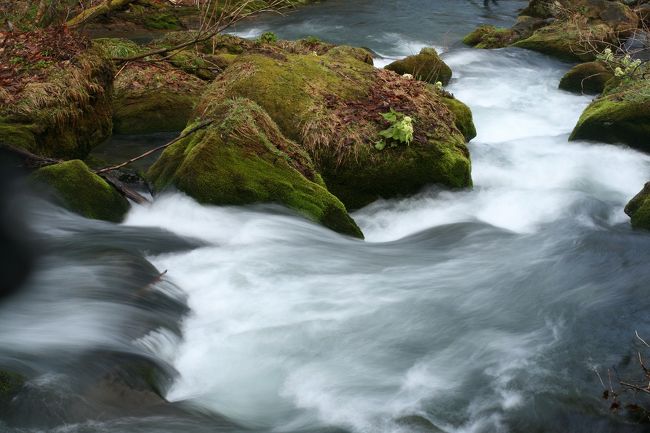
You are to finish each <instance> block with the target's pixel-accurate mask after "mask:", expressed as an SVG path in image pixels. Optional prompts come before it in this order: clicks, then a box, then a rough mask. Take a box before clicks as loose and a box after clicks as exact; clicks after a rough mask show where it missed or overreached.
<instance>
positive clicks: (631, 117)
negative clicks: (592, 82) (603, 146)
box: [570, 78, 650, 152]
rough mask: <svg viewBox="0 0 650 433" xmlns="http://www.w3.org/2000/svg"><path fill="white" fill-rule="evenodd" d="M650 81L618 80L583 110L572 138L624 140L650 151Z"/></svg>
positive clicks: (640, 148) (626, 142)
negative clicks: (649, 138)
mask: <svg viewBox="0 0 650 433" xmlns="http://www.w3.org/2000/svg"><path fill="white" fill-rule="evenodd" d="M648 137H650V82H649V80H646V79H640V78H636V79H625V80H617V81H616V83H614V84H611V85H610V84H608V88H607V89H606V90H605V92H604V93H603V95H602V96H601V97H599V98H597V99H595V100H594V101H593V102H592V103H591V104H590V105H589V106H588V107H587V108H586V109H585V111H584V112H583V113H582V115H581V116H580V119H579V120H578V124H577V125H576V127H575V128H574V130H573V132H572V133H571V137H570V140H583V139H584V140H597V141H603V142H606V143H623V144H627V145H629V146H632V147H635V148H637V149H639V150H643V151H646V152H650V140H648Z"/></svg>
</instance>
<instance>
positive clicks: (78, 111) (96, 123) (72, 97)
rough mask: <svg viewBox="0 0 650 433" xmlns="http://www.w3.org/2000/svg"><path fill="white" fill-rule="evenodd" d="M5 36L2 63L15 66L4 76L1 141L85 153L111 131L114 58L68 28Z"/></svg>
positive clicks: (62, 153) (52, 152)
mask: <svg viewBox="0 0 650 433" xmlns="http://www.w3.org/2000/svg"><path fill="white" fill-rule="evenodd" d="M4 37H5V38H7V39H6V40H5V41H4V49H3V50H2V51H1V52H0V63H1V64H11V65H12V66H11V68H10V69H9V70H8V73H5V74H3V79H2V80H0V81H3V82H0V84H2V85H3V87H4V92H2V93H1V94H0V96H1V97H2V98H3V100H2V101H0V102H1V103H2V104H1V105H0V132H1V133H3V135H1V136H0V139H1V140H2V141H5V142H7V143H9V144H12V145H15V146H18V147H25V148H26V149H28V150H30V151H32V152H34V153H37V154H42V155H46V156H56V157H80V156H85V155H86V154H87V153H88V151H89V150H90V149H91V148H92V147H93V146H94V145H96V144H97V143H99V142H100V141H102V140H103V139H105V138H106V137H107V136H108V135H109V134H110V132H111V127H112V123H111V108H110V94H111V92H112V80H113V73H114V70H113V65H112V63H111V62H110V60H108V59H107V58H106V56H105V53H104V52H103V51H102V50H101V49H99V48H97V47H94V46H92V44H91V43H90V42H89V41H87V40H85V39H83V38H80V37H78V36H72V35H70V34H69V33H68V32H67V30H65V29H58V28H52V29H48V30H43V31H37V32H30V33H14V34H9V35H5V36H4ZM9 59H13V61H12V62H9ZM5 61H6V62H7V63H5ZM39 62H41V63H40V64H41V65H42V67H38V68H34V66H33V65H34V64H38V63H39ZM5 72H7V71H5ZM4 133H7V135H4ZM29 135H31V137H29ZM16 140H17V141H16Z"/></svg>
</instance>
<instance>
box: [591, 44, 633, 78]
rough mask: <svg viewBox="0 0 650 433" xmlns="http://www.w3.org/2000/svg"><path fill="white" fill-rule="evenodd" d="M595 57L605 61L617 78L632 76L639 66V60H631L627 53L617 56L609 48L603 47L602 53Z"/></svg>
mask: <svg viewBox="0 0 650 433" xmlns="http://www.w3.org/2000/svg"><path fill="white" fill-rule="evenodd" d="M596 58H597V59H598V60H600V61H601V62H603V63H605V65H607V67H608V68H609V69H611V70H612V72H614V75H615V76H616V77H617V78H633V77H634V74H635V73H636V72H637V70H638V69H639V66H641V60H639V59H636V60H632V57H630V55H629V54H625V55H624V56H617V55H615V54H614V53H613V52H612V50H611V48H605V50H603V52H602V53H599V54H598V55H596Z"/></svg>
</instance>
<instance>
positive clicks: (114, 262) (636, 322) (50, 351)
mask: <svg viewBox="0 0 650 433" xmlns="http://www.w3.org/2000/svg"><path fill="white" fill-rule="evenodd" d="M461 4H462V6H461ZM521 6H522V2H521V1H514V0H513V1H506V0H501V1H500V2H499V4H498V5H494V6H492V10H491V11H487V12H486V11H485V10H484V9H483V8H482V2H471V1H468V2H461V1H458V0H449V1H438V2H430V1H418V0H412V1H406V0H403V1H390V0H376V1H371V0H360V1H343V0H328V1H327V2H324V3H319V4H316V5H312V6H308V7H305V8H303V9H300V10H299V11H298V12H296V13H294V14H291V15H289V16H268V17H262V18H261V19H258V20H255V21H253V22H250V23H246V24H245V25H244V26H242V27H240V28H238V29H236V32H238V33H240V34H245V35H249V36H253V35H256V34H259V33H260V32H262V31H266V30H269V29H270V30H273V31H275V32H277V33H278V34H279V35H280V36H281V37H287V38H297V37H304V36H307V35H314V36H317V37H321V38H322V39H324V40H330V41H332V42H337V43H350V44H356V45H362V46H367V47H369V48H371V49H372V50H374V51H375V52H377V53H379V54H380V55H382V56H384V57H386V58H397V57H400V56H404V55H407V54H411V53H412V52H417V51H418V50H419V48H420V47H422V46H426V45H434V46H436V47H438V48H439V49H441V50H442V51H444V55H443V58H444V60H445V61H446V62H447V63H448V64H449V65H450V66H451V68H452V70H453V72H454V78H453V80H452V82H451V84H450V86H449V87H448V90H450V91H451V92H453V93H454V94H455V95H456V96H457V97H458V98H459V99H460V100H462V101H464V102H466V103H467V104H468V105H469V106H470V107H471V108H472V111H473V113H474V120H475V123H476V127H477V130H478V136H477V137H476V138H475V139H474V140H472V142H471V143H470V145H469V147H470V151H471V154H472V162H473V179H474V184H475V186H474V188H473V189H472V190H468V191H448V190H445V189H440V188H437V187H430V188H428V189H426V190H424V191H422V192H421V193H420V194H418V195H417V196H414V197H409V198H404V199H396V200H387V201H379V202H376V203H373V204H371V205H369V206H367V207H366V208H364V209H361V210H359V211H357V212H355V213H354V214H353V216H354V218H355V219H356V220H357V222H358V223H359V225H360V227H361V228H362V230H363V232H364V233H365V235H366V240H365V241H359V240H355V239H350V238H346V237H343V236H341V235H338V234H336V233H333V232H331V231H329V230H327V229H325V228H323V227H320V226H317V225H314V224H312V223H310V222H308V221H305V220H303V219H301V218H298V217H295V216H293V215H292V214H290V213H289V212H287V211H285V210H283V209H281V208H278V207H274V206H253V207H246V208H238V207H210V206H202V205H199V204H197V203H196V202H194V201H193V200H191V199H189V198H187V197H185V196H182V195H179V194H171V195H166V196H162V197H159V198H157V199H156V201H155V202H154V204H153V205H152V206H150V207H135V208H134V209H133V210H132V211H131V212H130V214H129V215H128V217H127V219H126V221H125V222H124V223H123V224H122V225H112V224H108V223H103V222H96V221H88V220H84V219H82V218H79V217H76V216H73V215H71V214H69V213H66V212H65V211H62V210H60V209H58V208H56V207H53V206H50V205H45V204H43V203H41V202H34V201H28V202H27V203H24V204H22V205H21V206H23V207H24V208H25V212H26V215H27V219H28V220H29V221H30V226H31V230H32V235H31V237H30V239H31V240H32V242H34V243H38V244H39V245H41V246H42V254H41V256H40V258H39V261H38V268H37V269H38V271H37V272H36V274H35V276H33V277H32V278H31V280H30V283H29V284H28V286H27V287H26V288H25V289H24V290H23V292H21V293H20V294H19V295H17V296H15V297H14V298H11V299H10V300H9V301H6V302H5V303H4V304H0V361H4V362H5V363H6V362H9V361H11V362H13V363H14V364H15V365H19V366H22V367H23V368H25V367H28V368H29V369H30V371H32V372H35V373H38V374H37V377H36V379H33V380H32V381H31V382H30V386H31V388H30V389H31V393H27V395H26V396H25V397H24V398H25V399H26V401H25V402H24V404H23V406H24V408H25V409H24V411H23V412H22V413H23V414H24V417H25V419H23V420H22V421H29V422H25V423H23V424H24V425H23V426H21V423H20V422H17V423H16V425H17V427H12V428H11V431H16V432H30V433H31V432H37V431H44V430H45V429H53V430H54V431H56V432H61V433H63V432H65V433H68V432H75V433H77V432H78V433H81V432H84V433H85V432H121V431H129V432H165V431H170V432H172V431H173V432H176V431H178V432H195V431H196V432H204V431H205V432H208V431H210V432H219V431H255V432H257V431H275V432H301V433H303V432H305V433H306V432H350V433H369V432H380V433H401V432H441V431H442V432H448V433H452V432H453V433H483V432H485V433H487V432H512V433H515V432H540V433H541V432H573V433H577V432H584V433H594V432H627V431H630V432H637V431H643V427H642V426H639V425H636V424H633V423H628V422H627V421H626V420H625V419H624V418H622V417H619V416H616V415H612V414H609V413H608V411H607V404H606V403H605V402H603V401H602V400H601V399H600V395H601V393H602V385H601V384H600V381H599V379H598V376H597V375H596V373H595V372H594V370H598V371H599V372H600V373H601V375H604V376H605V380H606V374H607V373H606V371H607V369H608V368H615V369H616V371H617V372H618V373H619V374H621V375H623V376H625V375H631V377H636V376H634V375H638V365H635V361H634V360H633V359H631V357H633V356H634V355H635V351H634V349H635V337H634V334H635V331H638V333H639V334H640V335H645V336H650V315H649V314H648V311H649V310H650V298H649V297H648V296H647V284H648V281H650V267H649V266H648V265H647V264H648V263H649V262H650V234H648V233H639V232H634V231H632V230H631V228H630V227H629V220H628V218H627V217H626V216H625V215H624V213H623V207H624V205H625V203H626V202H627V201H628V200H629V199H630V198H631V197H632V196H633V195H634V194H635V193H636V192H638V190H639V189H640V188H641V186H642V185H643V183H644V182H645V181H647V180H648V178H650V156H648V155H645V154H642V153H639V152H637V151H634V150H631V149H628V148H625V147H622V146H614V145H605V144H598V143H584V142H568V141H567V139H568V134H569V133H570V131H571V129H572V127H573V126H574V125H575V123H576V121H577V119H578V117H579V115H580V113H581V112H582V110H583V109H584V107H586V105H587V104H588V103H589V98H588V97H584V96H576V95H572V94H569V93H566V92H563V91H560V90H558V89H557V84H558V82H559V79H560V77H561V76H562V74H563V73H564V72H565V71H566V70H567V69H568V67H569V65H567V64H564V63H561V62H558V61H555V60H552V59H550V58H547V57H545V56H542V55H539V54H536V53H533V52H527V51H523V50H519V49H503V50H491V51H480V50H473V49H467V48H464V47H462V46H461V45H460V44H458V40H459V39H460V37H461V36H462V35H463V34H464V33H466V32H467V31H469V30H471V29H472V28H473V27H475V26H476V25H477V24H480V23H484V22H492V23H502V24H507V23H511V22H513V21H514V16H515V14H516V9H517V8H518V7H521ZM459 22H461V23H462V24H457V23H459ZM386 61H387V60H384V61H383V62H386ZM379 63H380V64H381V63H382V61H381V60H380V62H379ZM161 229H162V230H161ZM143 255H144V256H146V259H147V260H144V258H143ZM147 261H148V262H147ZM149 262H150V263H151V264H152V265H153V266H155V269H154V268H153V267H151V265H150V264H149ZM165 270H166V271H167V273H166V274H165V275H164V276H163V277H162V280H163V281H162V282H158V283H155V284H153V285H152V287H151V288H149V289H148V294H147V295H146V296H145V295H142V296H134V295H132V293H133V291H134V289H135V288H138V287H143V286H147V284H149V283H150V282H151V281H152V278H153V279H154V280H156V275H157V274H158V273H160V272H163V271H165ZM149 292H150V293H149ZM120 294H121V295H120ZM129 294H131V295H129ZM98 353H99V354H101V356H98V355H97V354H98ZM106 353H109V354H111V356H122V357H123V356H126V355H128V356H135V357H138V358H139V359H140V358H145V359H149V360H151V361H152V362H155V363H157V364H160V365H162V366H164V367H165V368H166V369H167V370H168V371H169V372H170V377H171V380H170V382H169V386H168V387H167V388H166V390H165V393H166V398H167V399H168V400H169V401H171V402H175V404H174V405H172V406H171V408H170V409H169V410H166V409H165V410H157V411H156V410H151V411H148V412H147V411H145V412H144V413H126V412H125V413H120V411H119V410H118V411H117V412H115V413H111V414H110V416H107V415H106V412H110V410H109V409H107V407H108V405H107V406H106V407H104V406H102V407H99V408H98V407H94V406H93V407H88V408H85V406H84V404H86V406H88V405H89V406H92V404H90V403H84V402H85V401H86V399H87V396H86V394H84V393H83V392H81V391H79V389H81V388H83V386H81V385H79V383H83V382H84V381H83V380H82V379H79V377H80V376H83V375H84V373H86V374H87V375H89V374H90V373H89V372H91V371H94V370H95V369H97V368H99V367H97V366H96V364H97V359H102V356H104V355H103V354H106ZM120 359H121V358H120ZM53 384H54V385H53ZM43 396H45V397H43ZM38 398H41V399H43V398H45V399H47V400H49V405H50V406H56V407H54V408H52V409H51V410H48V412H47V414H43V413H41V412H39V411H38V410H34V409H31V412H30V408H31V407H39V406H37V405H36V406H34V404H33V403H30V402H29V399H34V400H37V399H38ZM55 403H56V404H55ZM50 406H48V408H49V407H50ZM79 407H82V408H84V409H79ZM111 407H116V406H115V405H113V406H111ZM71 408H74V410H73V409H71ZM98 412H102V416H101V417H99V416H98V417H95V418H97V420H93V421H84V417H86V418H88V416H87V415H84V414H88V413H90V414H95V413H98ZM177 412H178V414H177ZM29 417H32V418H31V419H29V420H27V418H29ZM100 418H101V419H100ZM7 428H9V427H7Z"/></svg>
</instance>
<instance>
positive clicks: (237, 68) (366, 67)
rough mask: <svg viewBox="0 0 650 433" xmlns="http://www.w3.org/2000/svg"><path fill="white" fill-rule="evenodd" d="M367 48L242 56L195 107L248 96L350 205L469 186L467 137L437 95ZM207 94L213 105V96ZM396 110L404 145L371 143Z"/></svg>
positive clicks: (357, 206) (355, 205) (377, 137)
mask: <svg viewBox="0 0 650 433" xmlns="http://www.w3.org/2000/svg"><path fill="white" fill-rule="evenodd" d="M367 57H368V53H367V52H366V51H364V50H360V49H354V48H350V47H336V48H330V49H328V50H327V51H324V52H323V53H322V54H320V55H319V54H318V53H311V54H293V53H289V52H285V54H282V55H278V54H276V53H274V54H272V55H267V54H263V53H255V54H247V55H242V56H240V57H239V59H237V61H236V62H235V63H234V64H233V65H231V66H230V67H229V68H228V69H227V70H226V71H225V72H224V73H223V74H222V75H220V76H219V77H218V78H217V79H216V80H215V82H214V83H213V85H212V89H211V95H212V99H211V100H210V99H207V98H204V99H203V100H202V101H203V102H202V103H200V104H199V106H198V107H197V108H198V110H199V112H201V113H202V112H205V110H209V109H210V105H211V104H212V103H215V102H218V101H222V100H224V99H227V98H235V97H244V98H248V99H251V100H253V101H255V102H256V103H257V104H258V105H259V106H260V107H262V108H263V109H264V110H265V111H266V112H267V113H268V114H269V116H270V117H271V118H272V119H273V120H274V121H275V122H276V123H277V125H278V126H279V128H280V130H281V131H282V132H283V133H284V134H285V135H286V136H287V137H288V138H290V139H292V140H294V141H296V142H297V143H298V144H299V145H300V146H301V148H303V149H304V150H306V151H307V152H308V153H309V155H310V156H311V158H312V160H313V161H314V163H315V166H316V169H317V170H318V171H319V172H320V173H321V174H322V176H323V178H324V180H325V183H326V184H327V187H328V189H329V190H330V191H331V192H332V193H333V194H334V195H336V196H337V197H338V198H339V199H341V201H343V203H345V205H346V206H347V207H348V208H352V209H354V208H359V207H361V206H364V205H366V204H368V203H370V202H372V201H374V200H376V199H378V198H380V197H384V198H389V197H394V196H399V195H406V194H412V193H415V192H417V191H418V190H420V189H421V188H422V187H423V186H425V185H427V184H432V183H440V184H443V185H446V186H450V187H454V188H462V187H467V186H470V185H471V184H472V181H471V174H470V171H471V168H470V167H471V164H470V160H469V152H468V150H467V147H466V146H465V137H464V136H463V134H462V133H461V132H460V131H459V129H458V128H457V127H456V118H455V115H454V113H453V112H452V111H450V110H449V108H448V107H447V105H446V104H445V103H444V101H443V99H444V97H443V96H442V95H441V94H440V93H439V92H437V91H436V90H435V88H434V87H433V86H431V85H429V84H427V83H423V82H420V81H416V80H410V79H407V78H405V77H402V76H399V75H397V74H395V73H393V72H390V71H386V70H378V69H375V68H373V67H372V65H370V64H369V63H367ZM211 101H212V102H211ZM391 108H392V109H394V110H395V111H397V112H399V113H400V114H402V115H406V116H409V117H411V118H412V119H414V137H413V141H412V142H411V143H410V145H406V144H399V143H391V145H390V146H387V147H386V148H385V149H384V150H381V151H380V150H377V149H376V148H375V144H376V143H377V142H378V141H379V140H381V139H382V136H381V135H380V134H379V133H380V131H382V130H384V129H386V128H387V127H389V126H390V124H389V123H388V122H387V121H386V120H385V119H384V118H383V117H382V114H384V113H386V112H388V111H389V110H390V109H391Z"/></svg>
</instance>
